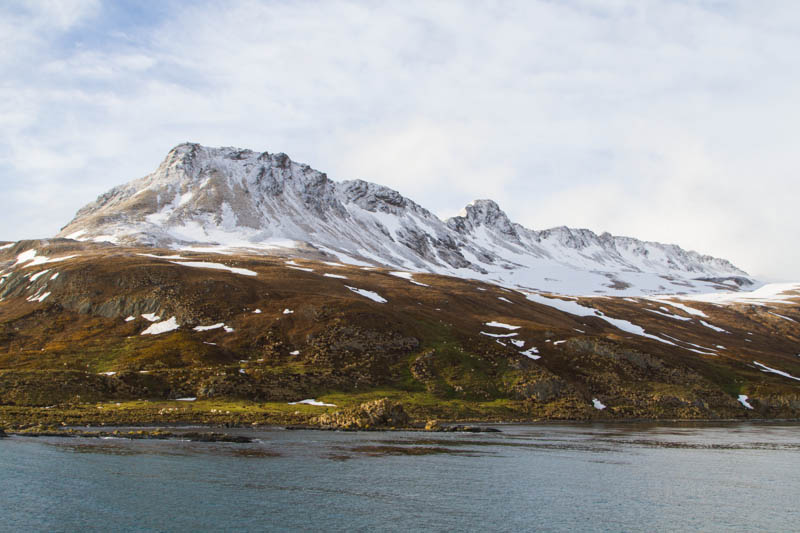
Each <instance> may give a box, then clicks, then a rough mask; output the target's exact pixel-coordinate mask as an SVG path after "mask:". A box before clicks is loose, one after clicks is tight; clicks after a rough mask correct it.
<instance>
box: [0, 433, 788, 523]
mask: <svg viewBox="0 0 800 533" xmlns="http://www.w3.org/2000/svg"><path fill="white" fill-rule="evenodd" d="M497 427H499V428H501V429H502V431H503V432H502V433H500V434H419V433H406V432H398V433H337V432H322V431H286V430H279V429H275V430H241V431H240V433H243V434H247V435H250V436H253V437H255V438H257V439H258V442H256V443H254V444H214V443H190V442H180V441H127V440H99V439H63V438H62V439H59V438H38V439H35V438H22V437H12V438H8V439H4V440H0V530H2V531H113V530H124V531H209V530H211V531H223V530H224V531H262V530H278V531H289V530H305V531H309V530H314V531H316V530H322V531H376V530H377V531H769V532H776V531H800V425H798V424H780V423H775V424H753V423H750V424H728V425H707V424H703V425H631V424H626V425H548V426H497Z"/></svg>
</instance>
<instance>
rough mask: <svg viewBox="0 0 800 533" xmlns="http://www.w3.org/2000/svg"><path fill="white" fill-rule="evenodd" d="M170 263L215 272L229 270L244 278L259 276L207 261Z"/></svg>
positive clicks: (251, 272) (249, 271)
mask: <svg viewBox="0 0 800 533" xmlns="http://www.w3.org/2000/svg"><path fill="white" fill-rule="evenodd" d="M170 263H174V264H176V265H182V266H187V267H192V268H210V269H213V270H227V271H228V272H233V273H234V274H241V275H243V276H257V275H258V274H257V273H256V272H253V271H252V270H248V269H246V268H235V267H229V266H228V265H223V264H222V263H206V262H205V261H170Z"/></svg>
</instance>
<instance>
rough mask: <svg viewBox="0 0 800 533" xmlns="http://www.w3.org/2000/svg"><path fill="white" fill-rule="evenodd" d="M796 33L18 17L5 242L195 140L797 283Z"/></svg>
mask: <svg viewBox="0 0 800 533" xmlns="http://www.w3.org/2000/svg"><path fill="white" fill-rule="evenodd" d="M798 23H800V7H798V6H796V5H795V4H794V3H791V2H778V1H774V2H772V1H765V2H759V3H758V4H757V5H756V4H755V3H752V2H726V3H718V2H710V1H709V2H692V3H684V2H666V1H664V2H661V1H654V0H653V1H650V0H643V1H621V0H619V1H612V2H609V1H602V2H600V1H588V0H586V1H584V0H580V1H579V0H574V1H565V2H547V1H538V2H535V1H531V2H497V3H477V2H475V3H457V2H422V1H410V2H401V3H383V4H374V3H370V2H355V1H345V0H338V1H331V2H320V3H317V2H292V3H286V2H277V1H275V2H272V1H269V2H267V1H265V2H257V1H240V2H226V3H216V2H207V3H197V2H166V3H163V4H159V7H158V9H156V8H155V7H150V8H148V9H143V8H141V7H139V6H138V5H136V4H128V3H115V2H112V3H103V4H98V3H95V2H66V1H65V2H61V1H59V2H42V3H27V2H26V3H13V4H8V3H7V4H5V5H4V6H2V7H0V35H3V36H5V38H2V37H0V39H3V41H2V43H0V45H2V46H0V67H2V69H3V71H4V76H3V80H2V81H0V186H2V188H3V190H4V191H5V192H6V195H5V197H6V198H8V199H9V200H8V202H9V203H8V204H7V205H3V208H4V209H3V212H2V213H0V228H3V229H4V231H3V234H2V235H0V238H5V239H15V238H22V237H33V236H41V235H50V234H53V233H55V232H56V230H57V229H58V228H59V227H60V226H62V225H63V224H65V223H66V222H67V221H68V220H69V219H70V218H71V216H72V215H73V214H74V212H75V211H76V210H77V209H78V208H79V207H81V206H82V205H83V204H84V203H86V202H88V201H90V200H91V199H93V198H94V197H95V196H96V195H98V194H100V193H101V192H103V191H105V190H106V189H108V188H110V187H112V186H114V185H116V184H119V183H122V182H125V181H128V180H130V179H133V178H136V177H140V176H142V175H144V174H146V173H147V172H150V171H152V170H153V169H154V168H155V167H156V166H157V165H158V163H159V161H160V159H161V158H163V156H164V155H165V154H166V152H167V150H168V149H169V148H171V147H172V146H174V145H175V144H177V143H179V142H183V141H186V140H191V141H197V142H202V143H205V144H209V145H235V146H242V147H248V148H253V149H258V150H269V151H284V152H286V153H288V154H289V155H291V156H292V157H293V158H294V159H296V160H299V161H303V162H307V163H309V164H311V165H312V166H314V167H316V168H319V169H320V170H323V171H326V172H328V173H329V175H330V176H331V177H333V178H335V179H351V178H363V179H369V180H372V181H376V182H379V183H384V184H386V185H389V186H391V187H393V188H396V189H398V190H400V191H401V192H402V193H404V194H406V195H408V196H410V197H411V198H412V199H413V200H415V201H416V202H418V203H420V204H422V205H423V206H425V207H428V208H430V209H432V210H433V211H434V212H436V213H437V214H439V215H441V216H449V215H452V214H455V213H456V212H458V210H460V209H461V208H462V207H463V206H464V205H465V204H466V203H467V202H468V201H470V200H472V199H474V198H493V199H495V200H497V201H498V202H499V203H500V204H501V206H502V207H503V208H504V209H505V210H506V211H507V212H508V213H509V215H510V217H511V218H512V219H513V220H516V221H518V222H520V223H523V224H524V225H526V226H528V227H534V228H536V229H541V228H544V227H551V226H555V225H562V224H566V225H570V226H582V227H588V228H591V229H593V230H595V231H598V232H600V231H604V230H608V231H611V232H613V233H617V234H627V235H632V236H636V237H640V238H645V239H652V240H660V241H666V242H674V243H677V244H680V245H682V246H684V247H687V248H693V249H696V250H697V251H700V252H703V253H711V254H714V255H719V256H723V257H726V258H728V259H731V260H732V261H734V262H735V263H736V264H738V265H739V266H742V267H743V268H745V269H748V270H750V271H751V272H753V273H754V274H757V275H762V276H767V277H774V278H796V277H797V273H798V272H800V258H798V256H797V254H796V253H794V252H793V250H792V248H793V247H792V246H791V245H790V244H787V243H794V242H797V237H798V236H800V235H798V232H799V231H800V230H798V228H800V224H798V223H797V222H796V221H795V217H794V215H793V209H794V206H793V205H792V204H793V203H794V201H793V199H794V198H797V197H800V194H799V193H800V190H799V187H800V185H798V181H797V180H796V179H794V177H793V176H792V175H791V174H790V172H791V170H792V169H794V168H797V156H796V155H795V152H796V146H797V136H798V134H797V133H796V132H795V128H794V125H795V124H797V123H798V121H799V120H800V103H798V101H797V98H796V95H795V94H794V93H795V91H794V87H796V86H797V84H798V82H799V81H800V79H798V78H800V75H798V74H797V72H800V70H798V69H797V64H796V63H797V61H798V60H797V58H796V54H795V53H794V51H795V50H797V49H798V45H800V42H798V41H799V40H800V37H798V36H797V34H796V31H795V28H796V27H797V24H798ZM32 213H38V215H36V217H35V218H34V217H33V215H32ZM18 220H26V221H28V223H27V224H25V225H20V224H18V223H16V221H18Z"/></svg>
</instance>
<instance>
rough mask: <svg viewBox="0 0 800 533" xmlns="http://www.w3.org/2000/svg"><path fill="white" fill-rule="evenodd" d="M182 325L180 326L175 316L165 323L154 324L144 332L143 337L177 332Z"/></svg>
mask: <svg viewBox="0 0 800 533" xmlns="http://www.w3.org/2000/svg"><path fill="white" fill-rule="evenodd" d="M179 327H181V326H180V324H178V321H177V319H176V318H175V317H174V316H173V317H172V318H169V319H167V320H164V321H163V322H153V323H152V324H151V325H150V327H149V328H147V329H146V330H144V331H143V332H142V333H141V334H142V335H159V334H161V333H167V332H169V331H175V330H176V329H178V328H179Z"/></svg>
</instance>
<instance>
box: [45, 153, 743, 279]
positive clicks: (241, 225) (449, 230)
mask: <svg viewBox="0 0 800 533" xmlns="http://www.w3.org/2000/svg"><path fill="white" fill-rule="evenodd" d="M58 236H60V237H70V238H75V239H79V240H98V241H102V240H107V241H111V242H117V243H122V244H145V245H150V246H162V247H173V248H185V247H197V246H198V245H217V246H226V247H246V248H252V249H261V250H272V251H279V252H283V253H287V254H290V255H298V256H309V255H312V256H314V254H317V255H319V256H327V257H328V258H332V257H336V258H337V260H338V261H342V262H347V263H351V264H362V263H363V264H377V265H384V266H389V267H392V268H398V269H404V270H415V271H424V272H432V273H439V274H448V275H455V276H459V277H466V278H475V279H483V280H486V281H491V282H494V283H499V284H503V285H509V286H516V287H522V288H530V289H539V290H551V291H554V292H561V293H566V294H590V293H611V294H617V295H626V294H630V295H634V294H643V293H670V292H701V291H702V292H707V291H710V290H715V289H727V290H730V289H731V288H735V287H737V286H749V285H751V284H752V283H753V281H752V280H750V279H749V277H748V276H747V274H746V273H745V272H743V271H742V270H740V269H738V268H736V267H735V266H734V265H732V264H731V263H730V262H728V261H726V260H723V259H717V258H713V257H710V256H706V255H700V254H698V253H696V252H690V251H685V250H683V249H682V248H680V247H678V246H676V245H664V244H660V243H654V242H644V241H640V240H638V239H634V238H630V237H616V236H612V235H610V234H608V233H603V234H601V235H597V234H595V233H594V232H592V231H590V230H586V229H570V228H567V227H557V228H552V229H547V230H543V231H535V230H531V229H528V228H525V227H523V226H521V225H520V224H516V223H514V222H512V221H510V220H509V218H508V216H507V215H506V214H505V213H504V212H503V211H502V210H501V209H500V207H499V206H498V205H497V204H496V203H495V202H493V201H491V200H477V201H475V202H472V203H471V204H470V205H468V206H467V207H466V208H465V209H464V211H463V212H462V214H461V215H460V216H457V217H453V218H451V219H448V220H446V221H442V220H440V219H439V218H438V217H436V216H435V215H434V214H432V213H431V212H430V211H428V210H427V209H425V208H423V207H422V206H420V205H418V204H416V203H414V202H413V201H411V200H409V199H407V198H405V197H403V196H402V195H401V194H400V193H398V192H397V191H394V190H392V189H389V188H387V187H384V186H382V185H378V184H375V183H369V182H366V181H362V180H353V181H344V182H340V183H337V182H334V181H332V180H330V179H329V178H328V177H327V176H326V175H325V174H324V173H321V172H319V171H316V170H314V169H312V168H311V167H309V166H308V165H305V164H300V163H296V162H294V161H292V160H291V159H290V158H289V157H288V156H287V155H286V154H283V153H277V154H270V153H267V152H263V153H258V152H254V151H251V150H241V149H236V148H207V147H203V146H200V145H198V144H188V143H187V144H181V145H179V146H177V147H175V148H174V149H172V150H171V151H170V152H169V154H168V155H167V157H166V158H165V160H164V161H163V162H162V163H161V165H160V166H159V168H158V169H157V170H156V171H155V172H154V173H152V174H150V175H148V176H146V177H144V178H141V179H138V180H134V181H132V182H129V183H127V184H125V185H121V186H119V187H115V188H114V189H112V190H111V191H109V192H107V193H105V194H103V195H101V196H100V197H98V199H97V200H96V201H94V202H93V203H91V204H89V205H87V206H86V207H84V208H83V209H81V210H80V211H79V212H78V214H77V215H76V217H75V219H74V220H72V222H70V223H69V224H68V225H67V226H65V227H64V228H63V229H62V231H61V232H60V233H59V234H58Z"/></svg>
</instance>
